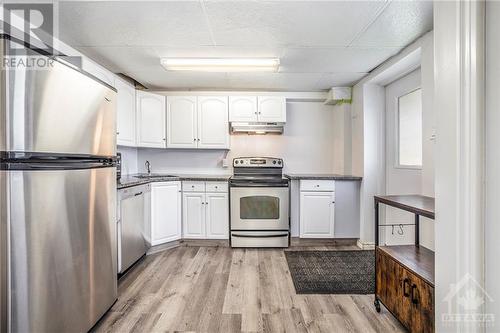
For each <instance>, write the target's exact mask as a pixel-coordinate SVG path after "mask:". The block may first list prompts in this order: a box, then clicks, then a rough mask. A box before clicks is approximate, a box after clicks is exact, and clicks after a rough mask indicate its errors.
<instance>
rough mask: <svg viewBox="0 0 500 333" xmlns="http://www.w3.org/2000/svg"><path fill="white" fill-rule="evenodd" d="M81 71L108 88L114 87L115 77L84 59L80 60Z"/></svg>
mask: <svg viewBox="0 0 500 333" xmlns="http://www.w3.org/2000/svg"><path fill="white" fill-rule="evenodd" d="M82 69H83V70H84V71H86V72H87V73H89V74H92V75H93V76H95V77H96V78H98V79H99V80H101V81H103V82H105V83H107V84H109V85H110V86H112V87H114V86H115V75H114V74H113V73H112V72H110V71H108V70H107V69H106V68H104V67H102V66H100V65H98V64H96V63H95V62H93V61H92V60H90V59H88V58H86V57H83V59H82Z"/></svg>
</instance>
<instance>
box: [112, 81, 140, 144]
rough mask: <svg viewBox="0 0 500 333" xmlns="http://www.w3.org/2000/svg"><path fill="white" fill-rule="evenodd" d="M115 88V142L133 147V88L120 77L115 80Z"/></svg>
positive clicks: (134, 116) (134, 115) (134, 118)
mask: <svg viewBox="0 0 500 333" xmlns="http://www.w3.org/2000/svg"><path fill="white" fill-rule="evenodd" d="M115 88H116V90H117V91H118V94H117V98H116V101H117V103H116V111H117V119H116V121H117V133H116V134H117V137H116V143H117V144H118V145H119V146H120V145H121V146H131V147H135V138H136V134H135V120H136V114H135V88H134V87H133V86H132V85H130V84H128V83H125V82H123V81H122V80H120V79H116V80H115Z"/></svg>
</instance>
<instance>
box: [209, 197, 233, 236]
mask: <svg viewBox="0 0 500 333" xmlns="http://www.w3.org/2000/svg"><path fill="white" fill-rule="evenodd" d="M205 205H206V207H205V209H206V226H207V238H209V239H229V202H228V197H227V193H207V194H206V204H205Z"/></svg>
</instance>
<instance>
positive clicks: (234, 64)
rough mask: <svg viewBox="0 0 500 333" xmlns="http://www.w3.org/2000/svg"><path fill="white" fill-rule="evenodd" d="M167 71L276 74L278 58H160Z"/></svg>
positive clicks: (278, 63)
mask: <svg viewBox="0 0 500 333" xmlns="http://www.w3.org/2000/svg"><path fill="white" fill-rule="evenodd" d="M161 65H162V66H163V67H164V68H165V69H166V70H168V71H198V72H276V71H278V67H279V65H280V60H279V59H278V58H254V59H251V58H162V59H161Z"/></svg>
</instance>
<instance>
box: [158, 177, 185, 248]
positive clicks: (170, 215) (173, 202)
mask: <svg viewBox="0 0 500 333" xmlns="http://www.w3.org/2000/svg"><path fill="white" fill-rule="evenodd" d="M181 201H182V199H181V183H180V182H165V183H153V184H152V185H151V244H152V245H158V244H162V243H165V242H171V241H174V240H177V239H180V238H181V236H182V232H181V225H182V210H181V205H182V202H181Z"/></svg>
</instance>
